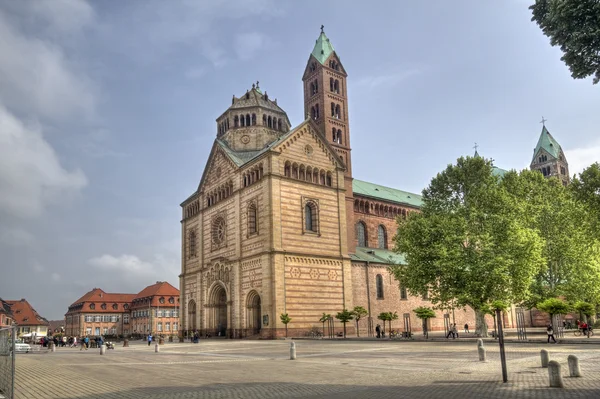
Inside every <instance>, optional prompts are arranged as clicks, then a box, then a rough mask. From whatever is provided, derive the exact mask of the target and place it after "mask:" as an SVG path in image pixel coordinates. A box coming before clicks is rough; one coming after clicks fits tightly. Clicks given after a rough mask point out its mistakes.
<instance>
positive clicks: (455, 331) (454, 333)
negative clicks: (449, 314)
mask: <svg viewBox="0 0 600 399" xmlns="http://www.w3.org/2000/svg"><path fill="white" fill-rule="evenodd" d="M456 338H458V328H456V323H454V325H453V326H452V339H456Z"/></svg>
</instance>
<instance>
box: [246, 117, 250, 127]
mask: <svg viewBox="0 0 600 399" xmlns="http://www.w3.org/2000/svg"><path fill="white" fill-rule="evenodd" d="M246 126H250V114H246Z"/></svg>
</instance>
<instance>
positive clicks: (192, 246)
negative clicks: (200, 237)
mask: <svg viewBox="0 0 600 399" xmlns="http://www.w3.org/2000/svg"><path fill="white" fill-rule="evenodd" d="M189 240H190V241H189V250H190V258H193V257H195V256H196V232H195V231H190V235H189Z"/></svg>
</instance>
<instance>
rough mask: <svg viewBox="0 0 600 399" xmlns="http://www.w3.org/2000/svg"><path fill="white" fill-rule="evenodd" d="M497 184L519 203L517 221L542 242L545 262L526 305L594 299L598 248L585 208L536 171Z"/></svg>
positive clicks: (599, 284)
mask: <svg viewBox="0 0 600 399" xmlns="http://www.w3.org/2000/svg"><path fill="white" fill-rule="evenodd" d="M501 184H502V185H503V186H504V187H505V188H506V189H507V191H508V192H509V193H510V194H511V195H513V197H514V198H515V201H520V202H521V203H522V206H521V207H519V210H520V215H519V216H518V217H519V219H520V220H522V221H523V222H524V223H525V224H526V225H527V226H528V227H529V228H531V229H533V230H535V231H536V232H537V234H538V236H539V237H540V238H541V239H542V245H543V246H542V256H543V258H544V259H545V264H544V265H543V267H542V268H540V269H539V271H538V272H537V273H536V276H535V278H534V280H533V282H532V285H531V287H530V291H531V293H530V298H529V299H528V300H527V301H525V304H526V305H527V306H528V307H533V306H535V304H536V303H539V302H542V301H544V300H545V299H548V298H555V297H559V296H563V297H565V298H567V300H569V301H578V300H592V298H598V297H599V296H600V268H599V265H600V262H599V261H598V245H597V244H595V239H594V238H593V235H592V234H591V229H590V216H589V212H588V211H587V208H586V206H585V205H584V204H583V203H582V202H581V201H578V200H576V198H575V197H574V194H573V191H572V190H570V189H569V188H567V187H565V186H564V185H563V184H562V183H561V182H560V181H559V180H558V179H555V178H552V179H546V178H544V177H543V176H542V174H541V173H539V172H537V171H530V170H524V171H522V172H521V173H519V174H517V173H516V172H509V173H508V174H506V175H505V176H504V178H503V179H502V183H501Z"/></svg>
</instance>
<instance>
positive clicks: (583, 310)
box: [573, 301, 596, 323]
mask: <svg viewBox="0 0 600 399" xmlns="http://www.w3.org/2000/svg"><path fill="white" fill-rule="evenodd" d="M573 308H574V309H575V310H576V311H578V312H579V314H580V316H581V315H583V317H580V318H582V319H583V321H585V322H586V323H587V322H588V318H590V317H592V316H593V315H594V313H595V311H596V308H595V306H594V305H592V304H591V303H588V302H581V301H580V302H577V303H576V304H575V306H574V307H573Z"/></svg>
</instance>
